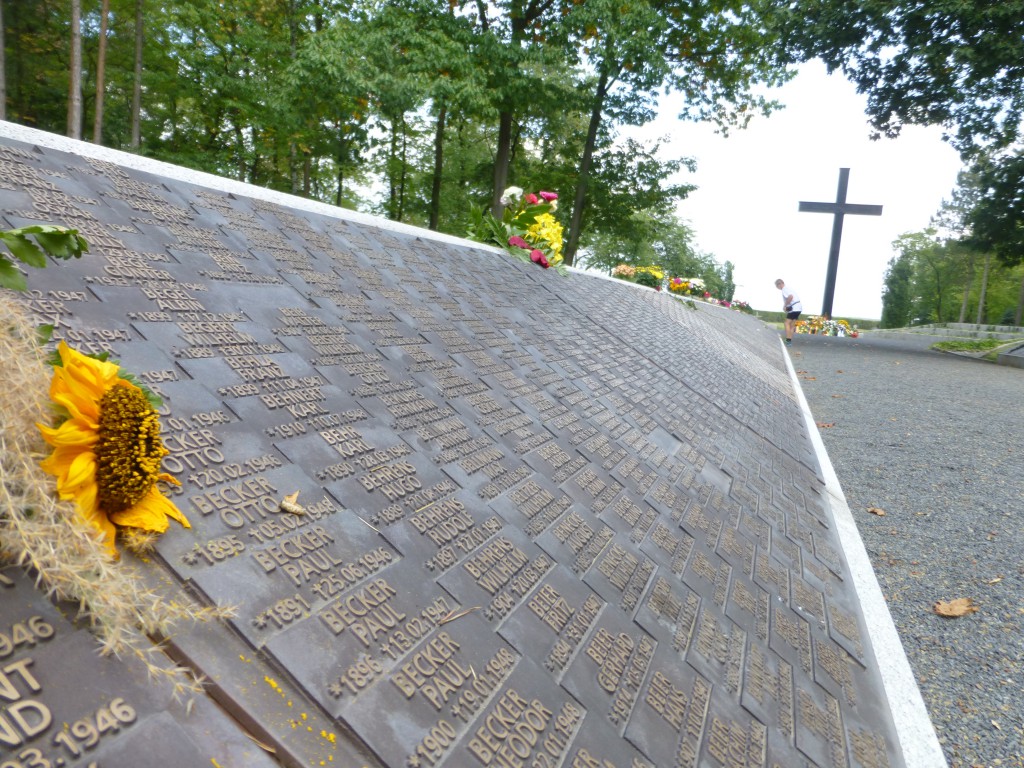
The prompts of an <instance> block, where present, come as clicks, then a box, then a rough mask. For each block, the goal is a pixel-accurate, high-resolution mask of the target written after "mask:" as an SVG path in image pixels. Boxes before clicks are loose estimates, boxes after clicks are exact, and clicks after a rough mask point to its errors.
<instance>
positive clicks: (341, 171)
mask: <svg viewBox="0 0 1024 768" xmlns="http://www.w3.org/2000/svg"><path fill="white" fill-rule="evenodd" d="M338 129H339V130H340V129H341V127H340V126H338ZM346 149H347V147H346V145H345V139H344V137H342V139H341V141H340V142H339V143H338V193H337V195H336V196H335V199H334V204H335V205H336V206H338V207H339V208H341V190H342V186H343V185H344V183H345V150H346Z"/></svg>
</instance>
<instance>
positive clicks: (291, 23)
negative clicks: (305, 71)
mask: <svg viewBox="0 0 1024 768" xmlns="http://www.w3.org/2000/svg"><path fill="white" fill-rule="evenodd" d="M298 49H299V28H298V22H297V21H296V19H295V2H294V0H289V2H288V58H289V59H290V60H291V61H295V59H296V57H297V56H298ZM298 163H299V148H298V145H297V144H296V143H295V137H294V136H293V137H292V138H291V139H289V140H288V175H289V177H290V180H291V190H292V194H293V195H295V194H298V192H299V168H298Z"/></svg>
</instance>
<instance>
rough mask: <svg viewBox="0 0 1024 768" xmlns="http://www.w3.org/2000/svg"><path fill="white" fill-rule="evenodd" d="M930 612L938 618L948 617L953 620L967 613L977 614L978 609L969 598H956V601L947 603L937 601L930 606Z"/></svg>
mask: <svg viewBox="0 0 1024 768" xmlns="http://www.w3.org/2000/svg"><path fill="white" fill-rule="evenodd" d="M932 610H933V611H935V612H936V613H937V614H939V616H948V617H950V618H954V619H955V618H959V617H960V616H966V615H967V614H968V613H977V612H978V607H977V606H976V605H975V604H974V601H972V600H971V598H969V597H958V598H957V599H956V600H950V601H949V602H948V603H947V602H944V601H942V600H939V601H938V602H937V603H935V605H934V606H932Z"/></svg>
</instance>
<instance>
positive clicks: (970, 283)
mask: <svg viewBox="0 0 1024 768" xmlns="http://www.w3.org/2000/svg"><path fill="white" fill-rule="evenodd" d="M973 287H974V253H973V252H971V257H970V259H969V260H968V261H967V285H965V286H964V300H963V302H961V304H960V319H959V320H958V321H957V322H958V323H965V322H967V300H968V299H969V298H970V296H971V288H973Z"/></svg>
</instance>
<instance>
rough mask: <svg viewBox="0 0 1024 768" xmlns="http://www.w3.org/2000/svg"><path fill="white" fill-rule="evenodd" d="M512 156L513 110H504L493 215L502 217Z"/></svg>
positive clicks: (496, 161)
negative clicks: (503, 197)
mask: <svg viewBox="0 0 1024 768" xmlns="http://www.w3.org/2000/svg"><path fill="white" fill-rule="evenodd" d="M511 157H512V110H511V109H509V110H503V111H502V113H501V115H500V116H499V118H498V150H497V152H496V153H495V155H494V191H493V192H492V194H491V215H492V216H494V218H496V219H500V218H501V213H502V210H503V209H504V207H505V206H504V205H502V203H501V196H502V194H503V193H504V192H505V188H506V187H507V186H508V165H509V160H510V159H511Z"/></svg>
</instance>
